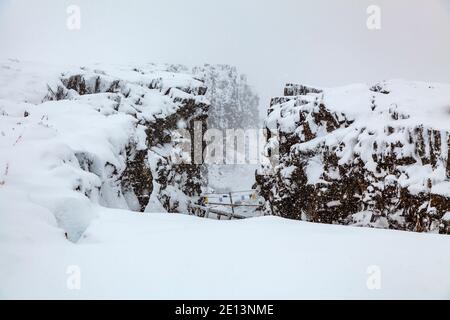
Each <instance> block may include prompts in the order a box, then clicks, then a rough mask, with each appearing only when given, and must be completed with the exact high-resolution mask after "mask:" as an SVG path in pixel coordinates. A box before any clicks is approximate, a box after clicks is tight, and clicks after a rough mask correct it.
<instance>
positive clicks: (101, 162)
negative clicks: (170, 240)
mask: <svg viewBox="0 0 450 320" xmlns="http://www.w3.org/2000/svg"><path fill="white" fill-rule="evenodd" d="M1 68H2V70H3V73H4V76H2V77H0V81H2V83H1V84H2V87H1V90H0V112H1V113H2V114H1V115H2V118H1V120H2V121H3V122H2V126H3V130H2V137H4V138H3V140H5V139H6V140H5V141H9V140H7V139H15V138H14V136H15V132H20V130H22V129H21V128H22V127H27V130H26V133H27V136H26V137H28V136H29V139H32V138H33V136H34V135H35V134H36V133H39V132H40V131H39V130H44V131H45V132H48V133H46V138H45V139H44V140H43V141H45V142H46V143H47V142H48V143H53V142H52V141H57V142H58V143H59V144H63V145H64V151H61V150H59V149H58V147H56V146H54V145H51V146H49V147H40V148H33V147H32V146H31V147H30V146H27V147H26V149H24V150H25V151H23V152H25V153H26V154H28V155H29V156H30V158H31V155H33V154H35V155H36V157H37V158H38V159H41V158H42V157H47V158H48V156H47V155H46V154H50V155H52V157H53V158H52V159H54V162H53V163H52V164H51V165H50V167H52V168H53V167H56V168H59V166H60V164H61V165H63V166H66V167H67V165H68V164H69V163H70V167H71V172H72V173H67V174H66V176H65V177H64V179H63V180H61V185H60V184H58V183H56V182H55V181H53V182H52V183H49V184H48V186H49V188H52V189H56V190H57V189H58V187H59V188H60V189H61V188H62V189H64V188H66V187H65V184H67V183H68V184H70V187H69V189H71V191H73V192H75V193H76V194H74V193H73V192H70V191H68V193H67V195H65V196H64V197H65V198H67V197H76V198H80V200H82V201H84V200H83V199H85V198H89V199H90V200H91V201H93V202H98V203H99V204H101V205H104V206H108V207H114V208H126V209H131V210H134V211H144V210H147V211H152V210H155V211H158V212H161V211H164V210H167V211H169V212H179V211H181V212H187V211H186V210H187V208H186V203H187V201H188V199H189V197H191V196H194V195H198V194H199V193H200V192H201V188H202V186H203V185H204V184H205V180H206V175H205V172H204V169H203V165H202V153H201V151H202V148H203V147H204V145H203V142H202V133H203V132H205V131H206V120H207V114H208V108H209V102H208V100H207V99H206V98H205V94H206V91H207V88H206V86H205V85H204V83H203V81H200V80H198V79H196V78H194V76H193V75H192V74H189V73H183V72H182V71H180V68H178V67H177V66H172V65H154V64H148V65H144V66H141V67H139V68H137V67H133V66H112V65H95V66H90V67H81V68H79V67H68V66H63V67H61V66H48V65H39V64H28V63H22V62H19V61H8V62H4V63H2V64H1ZM16 119H19V120H20V121H19V120H16ZM14 121H16V122H14ZM194 126H197V127H198V128H199V130H198V131H197V133H196V134H197V135H200V137H195V139H194ZM35 127H36V128H35ZM181 129H182V130H183V131H184V132H185V133H186V134H187V135H189V136H190V137H191V138H192V139H191V140H192V141H194V142H195V143H196V144H197V145H195V143H191V144H190V145H189V147H188V148H186V147H184V148H182V147H181V146H182V143H183V141H184V140H183V138H185V137H183V136H180V134H179V130H181ZM38 136H39V135H38ZM26 137H21V139H20V140H21V141H22V140H24V139H25V140H24V141H23V142H22V143H23V144H24V148H25V144H26V143H28V140H26ZM5 143H6V144H5V148H7V149H6V150H8V151H7V152H6V153H5V158H4V159H3V158H2V159H1V160H2V162H1V163H0V166H1V167H2V168H3V167H5V166H7V167H10V166H11V162H12V160H11V159H12V158H13V157H14V156H13V155H14V150H15V149H17V147H14V148H13V147H12V145H13V143H12V142H5ZM8 143H9V144H10V145H8ZM30 143H31V141H30ZM195 148H197V149H196V150H200V152H197V153H198V154H199V155H197V154H194V150H195ZM194 156H196V157H200V159H196V162H195V163H194V161H190V159H189V158H190V157H194ZM3 162H4V163H3ZM41 162H42V164H43V163H44V162H43V160H38V164H40V163H41ZM25 167H29V168H30V170H29V171H30V173H28V174H27V175H26V176H27V179H26V180H27V181H39V182H38V183H37V182H33V183H37V184H35V187H33V188H31V189H30V192H32V193H33V192H35V191H36V190H38V189H39V188H38V187H37V186H39V185H41V187H42V186H43V185H45V180H46V179H47V180H48V181H51V177H52V176H53V175H54V174H55V170H53V171H42V172H47V174H48V177H47V178H46V179H42V177H40V178H35V177H33V175H34V173H36V174H38V173H40V172H38V171H37V170H31V168H32V164H28V165H27V166H25V165H23V166H22V170H23V169H24V168H25ZM13 169H14V166H13ZM17 170H19V168H17ZM11 174H12V173H11V172H10V173H9V175H11ZM23 176H25V175H23ZM62 189H61V190H62ZM55 201H56V200H55ZM58 201H59V202H61V203H64V202H65V201H64V200H63V198H61V199H60V200H58ZM58 201H56V202H58ZM59 202H58V203H59ZM42 203H43V204H44V205H45V206H47V203H46V202H45V201H42ZM58 206H59V204H58ZM51 210H54V209H53V205H52V208H51Z"/></svg>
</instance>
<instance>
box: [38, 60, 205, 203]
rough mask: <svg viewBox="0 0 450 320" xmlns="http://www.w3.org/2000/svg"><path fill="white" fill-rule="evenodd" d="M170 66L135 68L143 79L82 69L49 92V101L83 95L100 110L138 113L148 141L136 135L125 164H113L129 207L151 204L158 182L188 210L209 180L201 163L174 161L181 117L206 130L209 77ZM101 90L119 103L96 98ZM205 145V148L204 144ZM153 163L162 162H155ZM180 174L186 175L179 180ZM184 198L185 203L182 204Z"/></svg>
mask: <svg viewBox="0 0 450 320" xmlns="http://www.w3.org/2000/svg"><path fill="white" fill-rule="evenodd" d="M154 68H156V66H155V67H154ZM159 68H161V66H159ZM167 69H170V70H171V69H173V68H171V67H170V66H164V68H163V69H162V70H161V69H157V71H158V72H155V70H151V71H145V70H144V69H137V68H134V69H133V70H132V71H133V72H135V73H137V74H139V75H141V76H143V77H141V79H140V80H139V81H133V80H129V78H127V77H124V78H117V76H110V75H107V74H106V72H105V71H99V70H94V71H91V70H87V69H84V70H82V72H80V73H77V74H73V73H70V72H69V73H65V74H63V75H62V78H61V84H62V85H59V86H57V88H56V90H52V89H51V88H50V87H49V94H48V95H47V96H46V99H47V100H59V99H61V97H62V99H82V100H83V99H85V98H84V97H81V96H84V95H86V96H88V98H86V99H88V100H89V101H90V102H91V103H94V104H95V105H96V106H97V107H98V111H99V112H107V113H110V114H114V113H117V112H119V113H120V112H123V113H125V114H129V115H131V116H133V117H134V118H136V120H137V121H136V124H135V125H136V128H137V130H139V129H140V130H142V135H141V138H142V137H144V138H143V140H144V141H135V140H133V139H130V142H129V144H128V145H127V146H126V149H125V150H124V151H123V154H124V157H125V166H124V167H123V168H121V169H120V168H115V167H114V168H112V172H113V177H110V178H112V179H113V180H115V181H116V183H117V186H116V188H115V189H116V190H117V196H118V197H122V196H123V197H124V198H125V200H126V202H127V203H128V207H129V208H130V209H133V210H135V211H144V210H145V209H146V207H147V205H148V203H149V201H150V196H151V194H152V192H153V190H154V182H156V183H157V184H158V188H157V190H156V192H157V194H156V197H157V198H158V200H159V201H160V202H161V203H162V204H163V207H164V208H165V209H166V210H167V211H169V212H177V211H179V209H182V210H183V211H184V212H186V211H185V210H186V209H187V208H186V203H187V200H188V198H187V197H189V196H194V195H198V194H199V193H200V192H201V187H202V185H204V184H205V181H204V177H203V174H202V168H201V167H202V165H201V164H180V163H178V162H176V161H175V162H174V160H175V159H173V154H174V151H175V150H176V149H177V144H176V142H175V141H172V140H173V139H172V138H173V136H174V131H176V130H178V129H180V127H179V124H180V122H182V123H183V124H184V126H183V129H185V130H187V131H188V132H189V133H190V135H191V136H194V125H195V123H196V122H197V123H200V124H201V130H202V131H201V132H205V131H206V119H207V112H208V107H209V103H208V101H207V100H206V99H205V98H204V95H205V93H206V91H207V88H206V86H205V85H204V84H203V82H201V81H199V80H197V79H194V78H191V77H189V75H187V74H177V73H174V72H169V71H165V70H167ZM55 92H56V94H55ZM95 95H100V97H101V96H104V95H106V97H107V99H108V100H110V101H112V103H113V105H112V110H111V109H109V110H106V108H105V105H104V102H103V101H102V100H101V99H100V100H99V101H95V100H97V99H96V98H95ZM158 100H160V101H158ZM158 103H160V104H161V106H163V108H161V106H158ZM200 148H201V150H203V149H202V148H203V146H200ZM191 149H192V151H191V152H192V153H193V152H194V151H193V150H194V145H192V146H191ZM168 150H169V151H168ZM155 160H156V161H155ZM152 162H156V164H154V165H153V167H152V165H151V163H152ZM180 176H182V179H177V177H180ZM168 189H170V191H168ZM174 190H176V191H177V192H174ZM177 193H178V194H177ZM180 196H181V198H180ZM183 196H184V197H183ZM186 196H187V197H186ZM180 201H184V202H185V203H184V204H180Z"/></svg>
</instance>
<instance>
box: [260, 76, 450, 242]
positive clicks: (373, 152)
mask: <svg viewBox="0 0 450 320" xmlns="http://www.w3.org/2000/svg"><path fill="white" fill-rule="evenodd" d="M266 126H267V128H268V129H269V130H270V131H271V133H270V134H269V136H268V142H267V146H266V148H267V151H268V153H269V154H270V153H272V158H273V160H274V161H273V166H270V167H266V168H262V169H261V170H259V172H258V173H257V176H256V180H257V185H258V188H259V190H260V192H261V194H262V195H263V196H264V198H265V199H266V210H267V211H269V212H271V213H273V214H275V215H280V216H283V217H287V218H293V219H302V220H308V221H314V222H323V223H336V224H353V225H361V226H372V227H382V228H392V229H400V230H412V231H433V232H441V233H449V232H450V227H449V225H450V224H449V220H450V160H449V159H450V86H448V85H438V84H427V83H417V82H414V83H412V82H404V81H389V82H383V83H379V84H377V85H375V86H372V87H369V86H366V85H354V86H348V87H343V88H336V89H316V88H311V87H307V86H302V85H294V84H289V85H287V86H286V88H285V91H284V96H283V97H276V98H274V99H272V101H271V105H270V108H269V110H268V116H267V120H266ZM275 153H277V154H275ZM275 160H276V161H275Z"/></svg>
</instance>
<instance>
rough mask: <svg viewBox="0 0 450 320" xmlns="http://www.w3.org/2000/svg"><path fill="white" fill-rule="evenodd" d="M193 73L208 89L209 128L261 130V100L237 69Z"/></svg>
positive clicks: (213, 68) (213, 67)
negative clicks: (209, 104)
mask: <svg viewBox="0 0 450 320" xmlns="http://www.w3.org/2000/svg"><path fill="white" fill-rule="evenodd" d="M192 73H193V74H195V76H196V77H197V78H199V79H202V80H203V81H204V82H205V85H206V86H207V87H208V91H207V92H206V97H207V98H208V100H209V101H210V102H211V108H210V112H209V115H208V127H209V128H214V129H222V130H225V129H247V128H259V127H260V121H259V97H258V95H257V94H256V93H255V92H254V90H253V89H252V87H251V86H250V85H249V84H248V83H247V78H246V76H245V75H243V74H239V72H238V70H237V69H236V67H233V66H230V65H225V64H218V65H209V64H205V65H203V66H197V67H194V68H193V69H192Z"/></svg>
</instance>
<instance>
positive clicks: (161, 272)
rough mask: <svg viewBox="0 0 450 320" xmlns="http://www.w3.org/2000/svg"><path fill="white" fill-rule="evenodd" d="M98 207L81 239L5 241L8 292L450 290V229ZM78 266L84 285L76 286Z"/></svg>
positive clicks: (356, 294) (438, 293) (243, 295)
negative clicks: (422, 230)
mask: <svg viewBox="0 0 450 320" xmlns="http://www.w3.org/2000/svg"><path fill="white" fill-rule="evenodd" d="M97 210H98V212H99V218H98V219H96V220H94V221H93V223H92V224H91V226H90V227H89V228H88V230H87V231H86V233H85V234H84V236H83V237H82V239H81V240H80V242H79V243H78V244H73V243H71V242H69V241H66V240H65V239H64V237H63V236H62V235H61V234H58V230H57V229H56V227H54V228H51V231H52V232H49V233H48V234H49V235H53V236H49V235H47V238H46V239H44V238H43V237H41V238H33V237H30V238H29V239H22V240H21V241H19V242H17V241H1V242H0V262H1V264H0V283H1V286H0V297H1V298H70V299H72V298H74V299H78V298H125V299H129V298H139V299H140V298H175V299H178V298H180V299H200V298H203V299H225V298H226V299H231V298H236V299H264V298H268V299H278V298H285V299H295V298H338V299H340V298H369V299H379V298H400V299H403V298H450V274H449V270H450V255H449V254H448V248H449V247H450V237H445V236H439V235H432V234H417V233H407V232H396V231H387V230H376V229H365V228H353V227H342V226H330V225H320V224H312V223H305V222H299V221H292V220H285V219H281V218H276V217H260V218H253V219H247V220H240V221H237V220H235V221H217V220H209V219H202V218H197V217H193V216H185V215H172V214H167V213H166V214H156V213H155V214H138V213H132V212H127V211H120V210H114V209H104V208H97ZM2 240H3V239H2ZM73 266H76V269H73V268H74V267H73ZM78 268H79V269H78ZM73 270H79V271H80V289H79V290H76V289H75V290H69V289H68V287H67V282H68V281H69V282H70V281H71V280H70V277H71V276H73V273H72V272H73ZM66 272H69V274H67V273H66ZM368 272H369V273H368ZM378 274H379V275H380V279H379V280H380V282H379V283H378V282H377V281H378V280H377V279H375V282H372V281H374V279H373V277H376V276H378ZM368 282H369V287H368V286H367V283H368ZM377 284H379V285H380V286H381V287H380V289H376V288H377ZM369 288H372V289H369ZM374 288H375V289H374Z"/></svg>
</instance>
